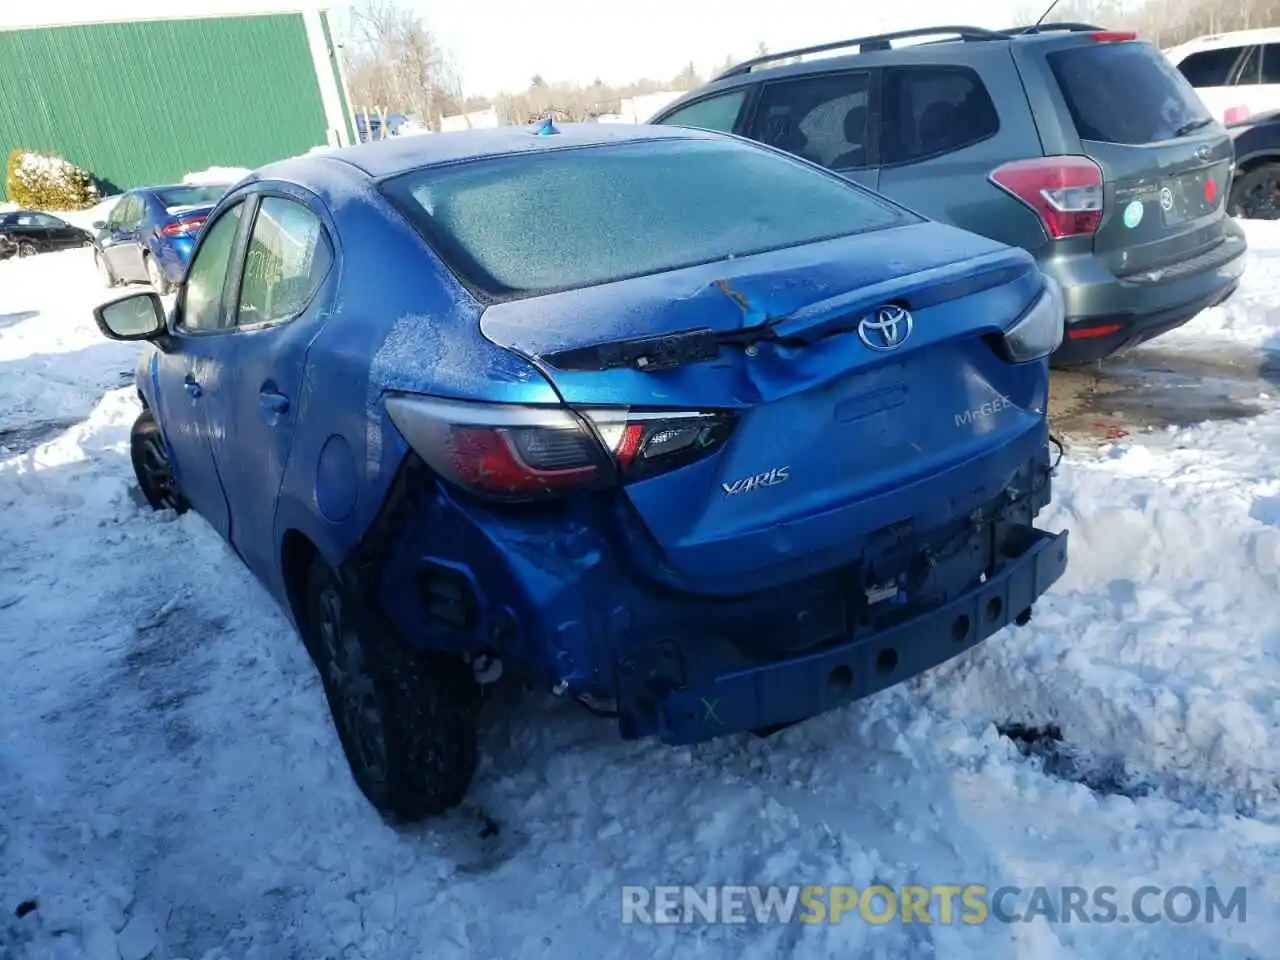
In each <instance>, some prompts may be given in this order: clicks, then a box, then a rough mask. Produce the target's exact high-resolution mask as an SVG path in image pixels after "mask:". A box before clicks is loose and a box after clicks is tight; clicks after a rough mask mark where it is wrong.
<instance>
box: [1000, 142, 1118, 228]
mask: <svg viewBox="0 0 1280 960" xmlns="http://www.w3.org/2000/svg"><path fill="white" fill-rule="evenodd" d="M991 182H992V183H994V184H995V185H996V186H997V187H999V188H1000V189H1002V190H1004V191H1006V192H1007V193H1010V194H1012V195H1013V196H1015V197H1017V198H1018V199H1019V200H1021V201H1022V202H1023V203H1025V204H1026V205H1027V206H1028V207H1030V208H1031V209H1032V210H1034V211H1035V213H1036V215H1037V216H1038V217H1039V218H1040V222H1041V223H1042V224H1044V229H1045V232H1046V233H1047V234H1048V235H1049V239H1051V240H1061V239H1063V238H1064V237H1087V236H1091V235H1092V234H1094V233H1096V232H1097V230H1098V225H1099V224H1100V223H1102V170H1101V168H1099V166H1098V165H1097V164H1096V163H1094V162H1093V161H1092V160H1090V159H1089V158H1088V157H1077V156H1066V157H1037V158H1035V159H1033V160H1015V161H1013V162H1012V163H1006V164H1004V165H1003V166H1000V167H997V168H996V169H994V170H992V171H991Z"/></svg>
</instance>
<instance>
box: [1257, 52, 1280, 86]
mask: <svg viewBox="0 0 1280 960" xmlns="http://www.w3.org/2000/svg"><path fill="white" fill-rule="evenodd" d="M1261 82H1262V83H1280V43H1268V44H1267V45H1266V46H1265V47H1263V48H1262V77H1261Z"/></svg>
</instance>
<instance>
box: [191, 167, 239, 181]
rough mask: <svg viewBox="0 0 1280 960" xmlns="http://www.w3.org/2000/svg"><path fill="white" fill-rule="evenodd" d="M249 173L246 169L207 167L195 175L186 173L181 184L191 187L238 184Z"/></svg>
mask: <svg viewBox="0 0 1280 960" xmlns="http://www.w3.org/2000/svg"><path fill="white" fill-rule="evenodd" d="M251 172H252V171H251V170H249V169H247V168H246V167H209V168H208V169H207V170H200V171H199V172H197V173H188V174H187V175H186V176H185V177H183V178H182V182H183V183H189V184H192V185H203V184H209V185H211V186H220V185H221V184H224V183H239V182H240V181H241V180H243V179H244V178H245V177H247V176H248V175H249V174H250V173H251Z"/></svg>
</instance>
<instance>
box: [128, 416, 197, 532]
mask: <svg viewBox="0 0 1280 960" xmlns="http://www.w3.org/2000/svg"><path fill="white" fill-rule="evenodd" d="M129 458H130V459H131V460H132V461H133V475H134V476H135V477H136V478H137V480H138V488H139V489H140V490H141V491H142V495H143V496H144V497H146V498H147V503H148V504H150V505H151V508H152V509H153V510H176V511H177V512H178V513H186V512H187V510H188V509H190V507H191V504H190V503H188V502H187V498H186V497H184V496H183V495H182V490H181V489H180V488H179V487H178V481H177V478H176V477H175V476H174V474H173V466H172V464H170V462H169V452H168V449H167V448H166V447H165V443H164V437H163V436H162V435H161V433H160V426H159V424H157V423H156V418H155V417H153V416H152V415H151V411H150V410H144V411H143V412H142V413H141V414H140V415H139V416H138V419H137V420H135V421H134V422H133V430H132V432H131V433H130V434H129Z"/></svg>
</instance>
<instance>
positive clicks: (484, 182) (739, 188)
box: [383, 140, 916, 299]
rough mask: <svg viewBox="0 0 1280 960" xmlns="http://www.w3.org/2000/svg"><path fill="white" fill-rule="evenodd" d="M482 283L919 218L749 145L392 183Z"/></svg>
mask: <svg viewBox="0 0 1280 960" xmlns="http://www.w3.org/2000/svg"><path fill="white" fill-rule="evenodd" d="M383 190H384V191H385V192H386V195H387V196H388V198H389V199H390V200H391V202H392V203H393V204H395V205H396V206H397V207H398V208H399V209H400V210H401V211H402V212H403V213H404V214H405V215H406V216H407V217H408V218H409V219H410V220H411V221H412V222H414V223H415V224H416V225H417V226H418V227H419V228H420V229H421V230H422V231H423V233H424V234H426V236H427V237H428V239H429V240H430V241H431V242H432V244H433V246H435V248H436V250H437V251H439V253H440V255H441V256H442V257H443V258H444V259H445V260H446V261H447V262H448V264H449V265H450V267H451V268H452V269H453V270H454V271H455V272H456V273H457V274H458V275H459V276H460V277H461V278H462V279H463V280H464V281H465V282H466V283H467V284H468V286H470V287H471V288H472V289H473V290H476V291H477V292H479V293H481V294H482V295H484V296H486V297H488V298H491V299H510V298H516V297H523V296H532V295H534V294H538V293H548V292H551V291H555V290H567V289H573V288H577V287H587V286H593V285H595V284H601V283H609V282H612V281H614V280H622V279H626V278H628V277H637V276H646V275H648V274H654V273H663V272H666V271H668V270H677V269H679V268H681V267H687V266H693V265H694V264H700V263H710V262H713V261H717V260H725V259H728V258H730V257H740V256H747V255H750V254H754V253H763V252H765V251H767V250H776V249H780V248H783V247H792V246H796V245H798V244H803V243H811V242H815V241H818V240H826V239H830V238H833V237H840V236H847V235H850V234H855V233H865V232H867V231H870V230H880V229H883V228H885V227H891V226H895V225H898V224H902V223H908V222H913V221H914V220H916V217H915V216H914V215H913V214H910V213H907V212H906V211H904V210H902V209H900V208H898V207H896V206H893V205H892V204H890V203H889V202H887V201H884V200H881V199H880V198H878V197H876V196H874V195H873V194H871V193H869V192H867V191H864V190H861V189H859V188H857V187H855V186H853V185H852V184H850V183H848V182H846V181H843V180H840V179H838V178H836V177H834V176H832V175H829V174H825V173H821V172H819V171H816V170H813V169H810V168H809V167H806V166H804V165H803V164H800V163H798V162H796V161H794V160H791V159H790V158H787V157H783V156H780V155H778V154H774V153H771V152H769V151H766V150H763V149H760V148H758V147H754V146H751V145H749V144H745V143H739V142H736V141H718V140H659V141H647V142H643V143H629V144H615V145H606V146H598V147H586V148H577V149H563V150H549V151H546V152H542V153H538V154H532V155H531V154H522V155H513V156H502V157H494V158H489V159H483V160H476V161H472V162H468V163H462V164H457V165H452V166H445V167H436V168H427V169H424V170H417V171H414V172H413V173H409V174H405V175H403V176H400V177H396V178H394V179H392V180H389V181H387V182H386V183H385V184H383Z"/></svg>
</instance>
